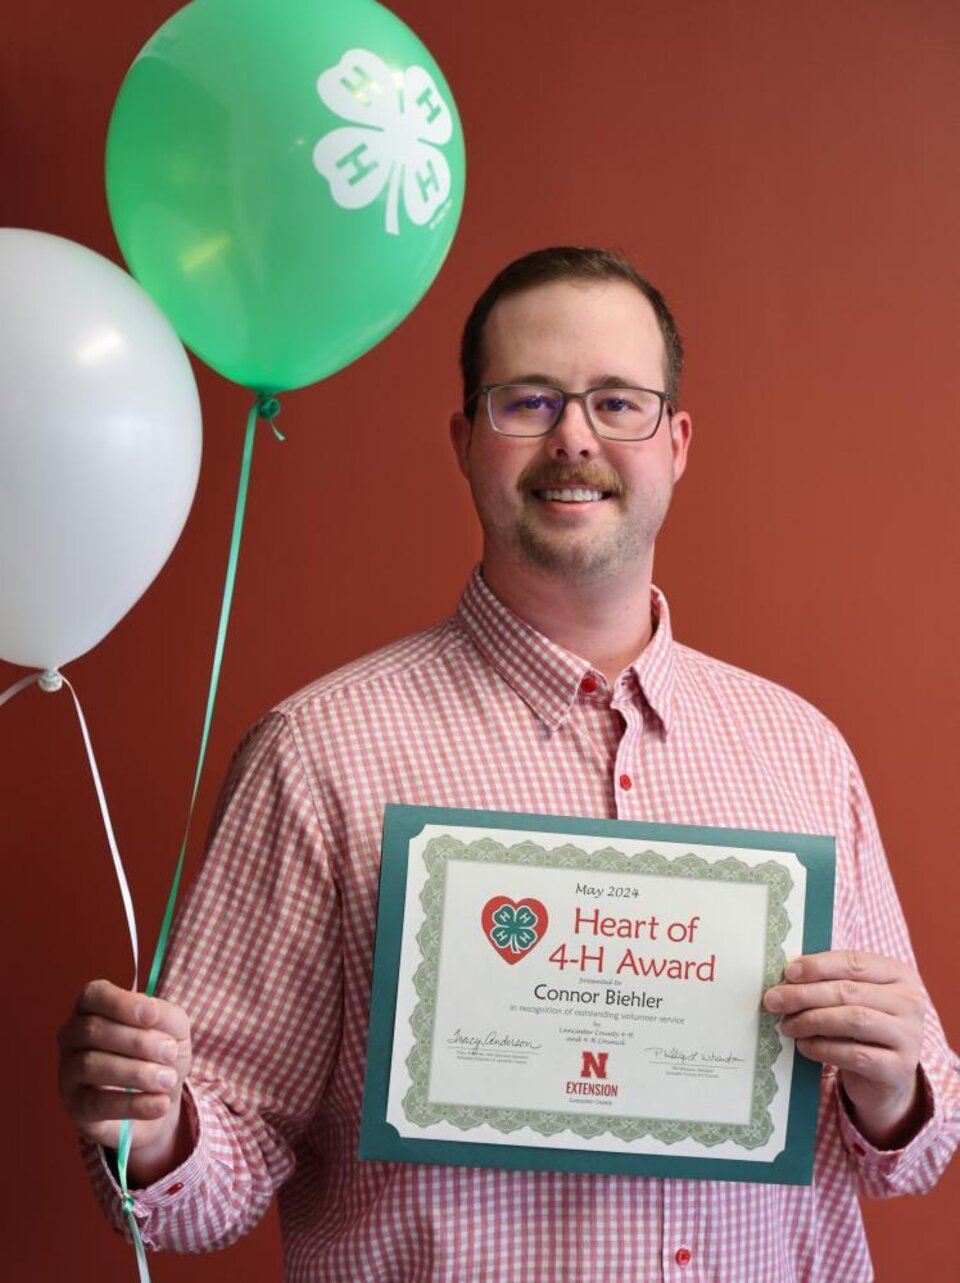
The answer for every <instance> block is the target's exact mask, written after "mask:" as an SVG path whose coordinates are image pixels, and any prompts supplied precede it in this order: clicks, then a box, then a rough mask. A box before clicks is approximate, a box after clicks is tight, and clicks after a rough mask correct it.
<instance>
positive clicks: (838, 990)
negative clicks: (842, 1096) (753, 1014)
mask: <svg viewBox="0 0 960 1283" xmlns="http://www.w3.org/2000/svg"><path fill="white" fill-rule="evenodd" d="M784 976H785V982H784V983H783V984H779V985H774V987H773V988H772V989H768V990H767V992H766V993H765V994H764V996H763V1005H764V1007H765V1009H766V1010H767V1011H770V1012H773V1013H774V1014H775V1015H778V1016H780V1017H781V1020H780V1030H781V1032H782V1033H784V1034H786V1035H788V1036H789V1037H791V1038H794V1039H796V1044H797V1050H798V1051H800V1052H801V1053H802V1054H803V1055H804V1056H807V1057H808V1058H809V1059H810V1060H818V1061H820V1062H821V1063H822V1064H825V1065H835V1066H836V1067H837V1069H839V1071H840V1078H841V1081H842V1083H843V1089H844V1092H845V1093H846V1096H847V1099H848V1100H849V1102H850V1104H851V1106H852V1107H853V1108H852V1112H853V1116H854V1121H855V1122H856V1124H857V1126H858V1127H859V1129H860V1131H861V1132H862V1133H863V1135H864V1136H866V1138H867V1139H868V1140H869V1141H870V1142H871V1143H872V1144H874V1145H876V1146H877V1147H878V1148H880V1149H890V1148H896V1147H897V1146H898V1145H900V1144H902V1143H903V1142H904V1141H905V1140H906V1139H909V1136H910V1135H911V1134H912V1133H913V1132H914V1131H915V1130H916V1126H917V1122H918V1118H917V1116H918V1114H919V1111H920V1107H921V1100H920V1085H919V1076H918V1072H917V1070H918V1067H919V1064H920V1045H921V1041H922V1039H923V1018H924V1010H925V1003H924V996H923V989H922V988H921V985H920V980H919V977H918V976H917V974H916V972H915V971H913V970H912V969H911V968H910V967H908V966H907V965H906V963H903V962H900V961H899V960H898V959H897V958H885V957H883V956H881V955H880V954H877V953H860V952H855V951H853V950H839V949H838V950H833V951H832V952H830V953H813V954H808V955H806V956H805V957H802V958H797V959H795V960H794V961H793V962H791V963H790V964H789V965H788V966H787V968H786V970H785V972H784Z"/></svg>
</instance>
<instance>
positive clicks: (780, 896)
mask: <svg viewBox="0 0 960 1283" xmlns="http://www.w3.org/2000/svg"><path fill="white" fill-rule="evenodd" d="M423 861H424V864H425V866H426V869H427V871H428V875H429V876H428V878H427V882H426V884H425V885H424V888H423V890H422V892H421V896H420V901H421V904H422V905H423V909H424V912H425V914H426V917H425V920H424V922H423V925H422V926H421V928H420V930H419V932H418V934H417V944H418V945H419V947H420V955H421V959H422V961H421V962H420V964H419V966H418V967H417V970H416V973H415V976H414V987H415V989H416V992H417V996H418V999H419V1001H418V1002H417V1004H416V1006H415V1008H414V1010H413V1012H412V1014H411V1017H410V1024H411V1028H412V1030H413V1033H414V1037H415V1039H416V1042H415V1045H414V1047H413V1050H412V1051H411V1052H410V1055H409V1056H408V1058H407V1068H408V1070H409V1072H410V1078H411V1081H412V1084H413V1085H412V1086H411V1087H410V1089H409V1090H408V1091H407V1093H406V1095H405V1096H404V1099H403V1109H404V1113H405V1114H406V1117H407V1118H408V1119H409V1121H410V1122H412V1123H415V1124H417V1125H418V1126H420V1127H430V1126H431V1125H433V1124H435V1123H440V1122H445V1123H450V1124H451V1125H452V1126H454V1127H457V1128H459V1129H460V1130H461V1131H464V1132H466V1131H471V1130H473V1129H474V1128H476V1127H478V1126H480V1125H482V1124H486V1125H487V1126H489V1127H491V1128H493V1130H494V1131H497V1132H500V1133H501V1134H503V1135H509V1134H510V1133H511V1132H515V1131H517V1130H518V1129H519V1128H521V1127H529V1128H531V1129H532V1130H533V1131H535V1132H537V1133H539V1134H540V1135H542V1136H556V1135H557V1134H558V1133H560V1132H564V1131H569V1132H572V1133H573V1134H574V1135H576V1136H579V1137H581V1138H582V1139H584V1140H590V1139H593V1138H594V1137H597V1136H602V1135H605V1134H606V1135H612V1136H616V1137H617V1138H618V1139H619V1140H621V1141H625V1142H629V1141H634V1140H639V1139H640V1138H641V1137H644V1136H649V1137H652V1138H653V1139H655V1140H658V1141H660V1142H662V1143H663V1144H666V1145H672V1144H675V1143H676V1142H677V1141H681V1140H694V1141H697V1142H698V1143H699V1144H701V1145H704V1146H707V1147H710V1146H713V1145H719V1144H722V1143H724V1142H728V1141H729V1142H733V1143H734V1144H735V1145H738V1146H740V1147H741V1148H742V1149H745V1150H752V1149H758V1148H760V1147H761V1146H763V1145H765V1144H766V1143H767V1141H768V1140H769V1139H770V1137H771V1135H772V1134H773V1126H774V1125H773V1119H772V1118H771V1116H770V1102H771V1101H772V1100H773V1098H774V1096H775V1094H776V1091H777V1084H776V1080H775V1078H774V1074H773V1066H774V1063H775V1062H776V1060H777V1057H778V1056H779V1054H780V1051H781V1040H780V1035H779V1034H778V1033H777V1029H776V1017H774V1016H771V1015H769V1014H768V1013H766V1012H762V1013H761V1015H760V1021H759V1029H758V1034H757V1048H756V1057H755V1068H754V1080H753V1092H752V1103H751V1111H750V1119H749V1121H748V1122H746V1123H705V1122H696V1121H692V1120H688V1119H653V1118H630V1117H625V1116H616V1117H611V1116H610V1115H607V1114H589V1113H581V1112H580V1111H579V1110H578V1111H577V1113H575V1114H573V1113H569V1112H566V1111H555V1112H546V1111H543V1110H529V1109H510V1108H493V1107H490V1106H481V1105H464V1104H458V1103H455V1102H443V1103H439V1102H436V1101H433V1102H431V1101H430V1100H429V1099H428V1096H427V1088H428V1083H429V1076H430V1065H431V1062H432V1057H433V1034H434V1026H435V1016H436V1004H437V984H438V978H439V971H440V936H441V930H442V922H443V904H444V897H445V895H446V888H447V870H448V868H449V867H450V865H451V864H452V863H471V864H500V863H504V864H506V863H508V864H510V865H511V866H517V865H525V866H527V867H532V868H556V869H576V870H585V871H588V872H593V873H596V872H598V871H600V872H606V873H618V874H633V875H637V874H642V875H644V876H648V877H666V878H689V879H696V880H698V881H704V880H706V881H714V882H735V883H741V884H742V883H749V884H753V885H762V886H765V887H766V888H767V931H766V940H765V946H764V963H763V977H762V987H763V988H764V989H766V988H767V987H768V986H770V985H772V984H775V983H776V982H777V980H778V979H779V978H780V976H781V975H782V973H783V967H784V964H785V962H786V959H785V957H784V953H783V942H784V940H785V939H786V935H787V931H788V930H789V927H790V919H789V917H788V915H787V911H786V900H787V897H788V896H789V894H790V892H791V891H792V890H793V886H794V882H793V878H792V877H791V876H790V873H789V872H788V870H787V869H786V868H784V866H783V865H781V864H777V863H776V862H775V861H773V860H768V861H766V862H764V863H763V864H757V865H751V864H747V863H746V862H745V861H743V860H740V859H738V858H737V857H736V856H727V857H725V858H724V859H721V860H717V861H708V860H706V859H704V858H703V856H699V855H694V854H693V853H692V852H691V853H687V854H685V855H679V856H674V857H672V858H670V857H667V856H664V855H660V854H658V853H657V852H655V851H651V850H647V851H642V852H638V853H636V854H634V855H627V854H626V853H624V852H623V851H619V850H617V849H616V848H615V847H612V846H611V847H604V848H602V849H601V850H599V851H591V852H590V853H589V854H588V853H587V852H585V851H583V850H582V849H581V848H580V847H578V846H574V845H573V844H567V845H565V846H560V847H556V848H555V849H553V850H549V851H548V850H546V849H545V848H544V847H542V846H540V845H538V844H537V843H536V842H533V841H524V842H520V843H518V844H517V845H515V846H511V847H507V846H505V845H504V844H503V843H501V842H497V841H495V840H494V839H492V838H482V839H480V840H479V841H475V842H471V843H470V844H469V845H468V844H466V843H464V842H463V841H461V840H460V839H459V838H456V837H453V836H452V835H451V834H446V833H445V834H442V835H441V836H438V837H435V838H432V839H431V840H430V841H429V842H428V844H427V846H426V849H425V851H424V853H423Z"/></svg>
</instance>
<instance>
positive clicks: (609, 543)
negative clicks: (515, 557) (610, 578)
mask: <svg viewBox="0 0 960 1283" xmlns="http://www.w3.org/2000/svg"><path fill="white" fill-rule="evenodd" d="M574 481H576V482H577V484H578V485H581V486H584V487H585V488H587V489H597V490H601V491H603V493H604V495H605V496H607V497H605V498H604V499H601V500H598V501H596V502H598V503H600V504H601V505H603V506H604V507H607V506H609V507H610V508H612V509H613V512H612V513H611V514H610V515H611V516H613V517H615V520H612V521H606V522H604V524H603V527H602V528H601V529H599V530H582V531H575V530H567V529H563V528H561V527H560V526H558V525H557V524H556V523H553V522H551V521H550V520H549V519H547V518H546V515H545V514H544V513H543V512H540V511H538V506H539V503H540V500H538V499H537V498H536V497H535V493H534V492H535V491H541V490H554V489H562V488H563V487H564V486H565V485H567V484H568V483H571V482H574ZM519 485H520V489H521V491H522V493H523V494H525V495H526V496H528V497H527V499H526V502H525V505H524V512H523V514H522V516H521V517H520V519H519V521H518V522H517V524H516V525H515V527H514V531H513V543H514V546H515V548H516V551H517V552H518V553H519V554H520V555H521V556H522V557H523V559H524V560H525V561H527V562H528V563H529V564H531V565H534V566H537V567H539V568H540V569H542V570H548V571H551V572H557V573H561V574H563V575H564V576H566V577H568V578H570V579H572V580H575V581H577V582H584V581H586V580H590V579H597V578H603V577H605V576H607V575H614V574H616V573H617V572H618V571H620V570H622V569H624V568H626V567H627V566H630V565H636V564H637V563H638V562H639V561H645V560H650V559H652V554H653V545H654V541H655V539H656V537H657V534H658V533H659V531H660V527H661V526H662V525H663V522H664V518H665V517H666V515H667V510H668V508H669V506H670V499H671V495H672V492H673V475H672V472H671V476H670V478H669V482H668V483H667V484H665V485H664V484H660V485H651V486H650V487H649V488H648V489H647V490H646V492H645V493H635V494H634V495H633V496H632V497H629V496H627V494H626V491H625V487H624V484H623V481H622V480H621V478H620V477H619V476H618V475H617V474H616V473H615V472H613V471H612V470H611V469H610V468H609V467H606V466H603V465H600V464H597V463H590V464H586V465H581V466H579V467H576V468H572V467H569V466H563V465H559V464H556V463H541V464H540V465H539V466H538V467H537V468H535V469H530V470H529V475H528V473H524V475H523V476H522V477H521V478H520V483H519Z"/></svg>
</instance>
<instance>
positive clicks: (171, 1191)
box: [163, 1181, 183, 1198]
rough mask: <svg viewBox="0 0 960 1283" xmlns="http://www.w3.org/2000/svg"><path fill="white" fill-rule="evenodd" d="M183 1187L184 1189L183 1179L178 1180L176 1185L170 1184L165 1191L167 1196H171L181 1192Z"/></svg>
mask: <svg viewBox="0 0 960 1283" xmlns="http://www.w3.org/2000/svg"><path fill="white" fill-rule="evenodd" d="M182 1189H183V1181H177V1182H176V1184H175V1185H171V1186H169V1187H168V1188H167V1189H165V1190H164V1191H163V1192H164V1194H166V1196H167V1198H170V1197H172V1195H174V1194H179V1193H180V1191H181V1190H182Z"/></svg>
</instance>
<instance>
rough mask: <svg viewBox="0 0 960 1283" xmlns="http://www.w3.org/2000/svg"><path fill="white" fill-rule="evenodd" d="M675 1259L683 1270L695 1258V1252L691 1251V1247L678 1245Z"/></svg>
mask: <svg viewBox="0 0 960 1283" xmlns="http://www.w3.org/2000/svg"><path fill="white" fill-rule="evenodd" d="M673 1259H674V1260H675V1261H676V1263H677V1264H678V1265H679V1266H680V1268H681V1270H683V1269H686V1267H687V1266H688V1265H689V1264H690V1262H691V1261H692V1260H693V1253H692V1252H691V1251H690V1249H689V1247H678V1248H677V1254H676V1256H675V1257H674V1258H673Z"/></svg>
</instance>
